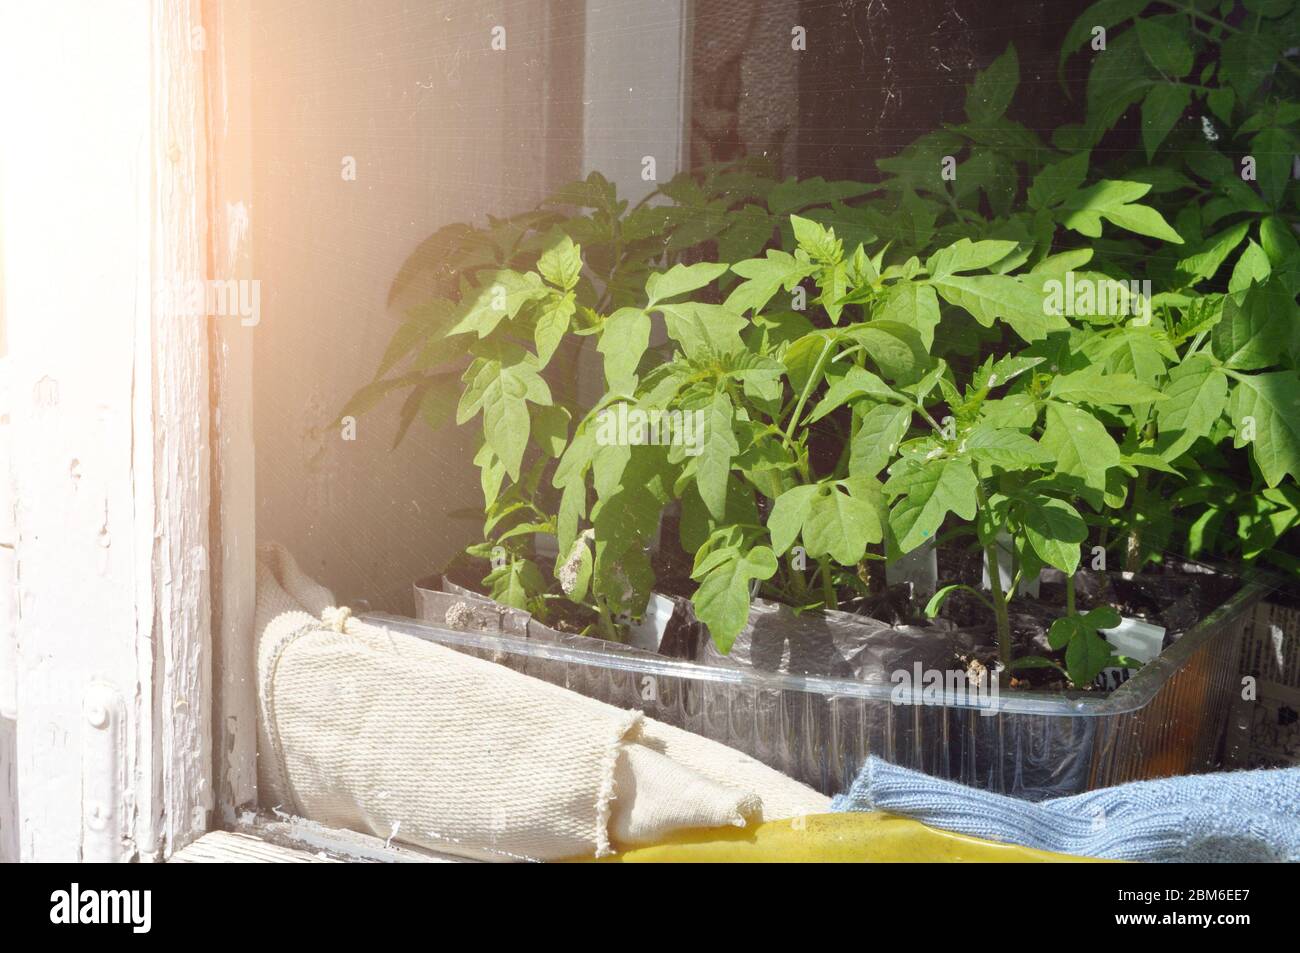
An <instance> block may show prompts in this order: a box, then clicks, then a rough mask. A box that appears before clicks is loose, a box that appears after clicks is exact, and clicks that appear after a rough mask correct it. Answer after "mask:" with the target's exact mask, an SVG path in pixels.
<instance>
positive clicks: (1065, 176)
mask: <svg viewBox="0 0 1300 953" xmlns="http://www.w3.org/2000/svg"><path fill="white" fill-rule="evenodd" d="M1089 158H1090V155H1089V152H1088V151H1087V150H1086V149H1085V150H1082V151H1080V152H1076V153H1075V154H1074V155H1072V156H1068V157H1067V158H1065V159H1062V160H1061V161H1060V162H1053V163H1052V164H1051V165H1049V166H1046V167H1045V168H1044V169H1043V170H1042V171H1041V172H1039V173H1038V175H1036V176H1034V181H1033V184H1032V185H1030V186H1029V207H1030V208H1036V209H1042V208H1051V207H1052V206H1054V205H1059V204H1060V203H1061V202H1063V201H1065V199H1067V198H1068V197H1069V196H1070V195H1072V194H1073V193H1074V191H1075V190H1076V189H1078V188H1079V186H1081V185H1083V181H1084V179H1085V178H1087V175H1088V160H1089Z"/></svg>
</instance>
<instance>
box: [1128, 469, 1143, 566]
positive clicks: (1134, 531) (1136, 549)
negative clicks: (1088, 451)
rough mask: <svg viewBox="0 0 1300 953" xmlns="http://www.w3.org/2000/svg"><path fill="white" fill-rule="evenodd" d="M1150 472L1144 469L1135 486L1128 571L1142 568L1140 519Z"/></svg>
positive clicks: (1129, 538) (1129, 533)
mask: <svg viewBox="0 0 1300 953" xmlns="http://www.w3.org/2000/svg"><path fill="white" fill-rule="evenodd" d="M1148 472H1149V471H1147V470H1143V471H1142V474H1141V475H1140V476H1139V477H1138V480H1137V485H1136V486H1134V488H1133V526H1132V527H1131V528H1130V529H1129V531H1128V548H1127V550H1126V551H1125V554H1124V569H1125V571H1127V572H1137V571H1138V570H1139V569H1141V568H1142V527H1141V525H1140V523H1139V520H1141V518H1142V503H1143V502H1144V501H1145V499H1146V489H1147V473H1148Z"/></svg>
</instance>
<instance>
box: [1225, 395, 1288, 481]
mask: <svg viewBox="0 0 1300 953" xmlns="http://www.w3.org/2000/svg"><path fill="white" fill-rule="evenodd" d="M1228 414H1229V416H1231V417H1232V421H1233V423H1234V424H1236V426H1237V435H1236V437H1235V439H1234V442H1233V443H1234V446H1237V447H1243V446H1246V445H1247V444H1249V445H1250V449H1251V454H1252V455H1253V456H1254V458H1255V463H1256V464H1258V466H1259V472H1260V473H1261V474H1262V475H1263V477H1264V482H1265V483H1267V484H1268V485H1269V486H1270V487H1274V486H1277V485H1278V484H1279V483H1281V482H1282V479H1283V477H1285V476H1287V475H1288V474H1289V475H1290V476H1291V479H1293V480H1294V479H1297V478H1300V377H1297V376H1296V372H1295V371H1274V372H1272V373H1269V374H1253V375H1249V376H1247V375H1242V376H1241V377H1240V378H1239V379H1238V383H1237V386H1236V387H1234V388H1233V391H1232V397H1231V398H1230V399H1229V401H1228ZM1247 418H1250V419H1249V420H1248V419H1247ZM1251 425H1253V429H1254V438H1253V439H1250V438H1249V437H1248V434H1249V429H1250V426H1251Z"/></svg>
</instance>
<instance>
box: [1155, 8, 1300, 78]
mask: <svg viewBox="0 0 1300 953" xmlns="http://www.w3.org/2000/svg"><path fill="white" fill-rule="evenodd" d="M1164 3H1165V5H1166V6H1170V7H1173V8H1174V9H1175V10H1181V11H1182V12H1183V13H1186V14H1187V15H1188V16H1190V17H1192V18H1193V19H1195V20H1200V21H1201V22H1203V23H1209V24H1212V25H1213V26H1217V27H1218V28H1219V29H1221V30H1223V31H1224V32H1226V33H1245V32H1246V31H1245V30H1242V29H1239V28H1238V27H1235V26H1233V25H1232V24H1230V23H1226V22H1225V21H1223V20H1220V19H1219V18H1218V17H1215V16H1211V15H1210V14H1208V13H1202V12H1201V11H1200V10H1197V9H1196V8H1195V7H1192V6H1189V5H1187V4H1182V3H1175V2H1174V0H1164ZM1255 25H1256V28H1258V26H1259V23H1258V21H1257V22H1256V24H1255ZM1278 62H1279V63H1281V64H1282V65H1283V66H1284V67H1286V68H1287V69H1288V70H1290V71H1291V72H1292V73H1295V74H1296V75H1297V76H1300V67H1297V66H1296V65H1295V64H1294V63H1292V62H1291V61H1290V60H1288V59H1287V58H1286V55H1285V54H1283V55H1282V57H1281V58H1280V59H1279V60H1278Z"/></svg>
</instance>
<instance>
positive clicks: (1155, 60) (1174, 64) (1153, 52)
mask: <svg viewBox="0 0 1300 953" xmlns="http://www.w3.org/2000/svg"><path fill="white" fill-rule="evenodd" d="M1171 19H1172V18H1171ZM1185 22H1186V21H1182V20H1179V21H1178V23H1179V25H1180V26H1184V30H1185V29H1186V27H1185ZM1136 26H1137V33H1138V41H1139V42H1140V43H1141V44H1142V52H1143V53H1145V54H1146V55H1147V59H1149V60H1150V61H1151V63H1152V65H1153V66H1155V68H1156V69H1158V70H1159V71H1160V72H1161V73H1163V74H1165V75H1166V76H1168V77H1170V78H1172V79H1182V78H1183V77H1184V76H1186V75H1187V74H1188V73H1190V72H1191V71H1192V63H1193V60H1194V59H1195V54H1194V53H1193V51H1192V45H1191V43H1189V42H1188V41H1187V35H1186V33H1185V32H1180V31H1179V30H1177V29H1175V28H1174V27H1172V26H1171V25H1170V22H1169V20H1168V19H1165V18H1160V19H1150V18H1147V17H1141V18H1139V19H1138V21H1137V24H1136ZM1183 88H1184V89H1188V90H1189V92H1190V88H1189V87H1183Z"/></svg>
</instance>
